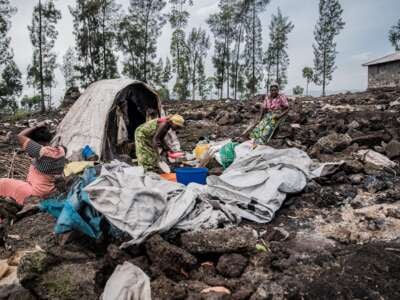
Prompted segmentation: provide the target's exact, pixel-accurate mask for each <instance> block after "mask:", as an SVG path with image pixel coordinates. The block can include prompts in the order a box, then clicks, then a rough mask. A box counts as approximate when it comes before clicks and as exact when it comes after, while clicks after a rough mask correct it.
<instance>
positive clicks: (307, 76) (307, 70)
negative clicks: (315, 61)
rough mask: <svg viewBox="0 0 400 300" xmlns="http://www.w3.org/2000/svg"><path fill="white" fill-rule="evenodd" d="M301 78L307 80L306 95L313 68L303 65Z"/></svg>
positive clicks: (312, 76)
mask: <svg viewBox="0 0 400 300" xmlns="http://www.w3.org/2000/svg"><path fill="white" fill-rule="evenodd" d="M303 78H304V79H306V80H307V90H306V91H307V92H306V95H307V96H308V87H309V85H310V82H311V81H312V80H313V78H314V70H313V69H312V68H310V67H304V69H303Z"/></svg>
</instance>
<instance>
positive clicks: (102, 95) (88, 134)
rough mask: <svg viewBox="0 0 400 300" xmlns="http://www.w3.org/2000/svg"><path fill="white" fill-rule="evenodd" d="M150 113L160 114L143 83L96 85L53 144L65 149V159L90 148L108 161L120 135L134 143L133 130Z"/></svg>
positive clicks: (155, 97)
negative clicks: (66, 150)
mask: <svg viewBox="0 0 400 300" xmlns="http://www.w3.org/2000/svg"><path fill="white" fill-rule="evenodd" d="M149 112H151V113H153V114H155V113H157V114H158V115H159V116H161V115H162V114H163V111H162V108H161V103H160V100H159V97H158V95H157V93H156V92H155V91H154V90H153V89H151V88H150V87H149V86H148V85H146V84H145V83H143V82H140V81H135V80H132V79H110V80H101V81H97V82H95V83H93V84H91V85H90V86H89V87H88V88H87V89H86V90H85V92H84V93H83V94H82V95H81V96H80V97H79V99H78V100H77V101H76V102H75V104H74V105H73V106H72V107H71V108H70V110H69V112H68V113H67V115H66V116H65V118H64V119H63V120H62V122H61V123H60V125H59V126H58V128H57V133H56V136H55V137H54V140H53V144H60V145H63V146H65V147H67V149H68V153H67V157H70V156H71V154H72V153H74V152H77V151H80V149H82V148H83V147H84V146H85V145H89V146H90V147H91V148H92V149H93V150H94V152H96V154H98V155H99V156H100V158H101V159H103V160H111V159H113V158H114V157H115V154H116V153H117V149H116V148H117V141H120V134H121V132H122V133H124V132H125V133H126V140H127V141H128V140H129V141H131V142H133V138H134V132H135V129H136V128H137V127H138V126H139V125H140V124H142V123H144V122H145V121H146V117H148V113H149ZM121 120H122V121H121ZM121 124H122V126H121ZM175 140H176V139H175ZM177 147H178V148H179V145H177Z"/></svg>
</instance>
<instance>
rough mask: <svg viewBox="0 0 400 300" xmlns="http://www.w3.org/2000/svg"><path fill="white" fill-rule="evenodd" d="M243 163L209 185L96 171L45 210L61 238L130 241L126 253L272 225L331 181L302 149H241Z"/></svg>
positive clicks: (119, 166) (129, 170)
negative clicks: (207, 233)
mask: <svg viewBox="0 0 400 300" xmlns="http://www.w3.org/2000/svg"><path fill="white" fill-rule="evenodd" d="M236 150H240V151H239V152H240V153H239V154H240V155H237V154H236V155H235V158H234V161H233V162H232V163H231V164H230V166H228V167H227V168H226V170H225V171H224V172H223V174H222V175H221V176H209V177H208V178H207V184H206V185H200V184H196V183H190V184H189V185H188V186H184V185H182V184H180V183H177V182H171V181H166V180H163V179H161V178H160V176H159V175H158V174H155V173H151V172H148V173H146V172H145V171H144V170H143V168H141V167H132V166H130V165H128V164H126V163H123V162H120V161H112V162H111V163H109V164H105V165H102V166H101V170H97V172H96V169H95V168H94V167H89V168H87V169H86V170H85V172H84V175H83V176H81V177H80V178H79V180H78V181H77V182H76V183H75V184H74V186H73V188H72V189H71V190H70V192H69V194H68V195H67V197H64V198H62V199H49V200H47V201H45V202H43V203H42V204H41V209H42V210H44V211H47V212H49V213H51V214H52V215H54V216H55V217H56V218H57V225H56V228H55V231H56V233H64V232H67V231H70V230H79V231H81V232H83V233H85V234H86V235H88V236H91V237H93V238H98V237H99V236H101V234H103V233H105V232H106V231H107V233H111V234H115V233H116V232H117V233H118V232H119V233H121V232H122V233H125V234H128V235H129V240H128V241H127V242H125V243H124V244H122V247H127V246H129V245H132V244H138V243H141V242H143V241H144V240H145V239H146V238H147V237H149V236H150V235H152V234H155V233H165V232H168V231H170V230H179V231H190V230H200V229H211V228H219V227H222V226H233V225H236V224H239V223H240V222H241V221H242V220H244V219H245V220H249V221H253V222H256V223H268V222H270V221H271V220H272V219H273V218H274V215H275V213H276V212H277V210H279V208H280V207H281V206H282V204H283V202H284V201H285V198H286V195H287V194H293V193H299V192H301V191H302V190H303V189H304V188H305V186H306V184H307V181H308V180H310V179H312V178H315V177H319V176H324V175H326V171H327V170H331V169H332V168H331V167H330V165H326V164H315V163H314V162H313V161H312V160H311V159H310V158H309V157H308V155H307V154H306V153H305V152H303V151H301V150H299V149H296V148H291V149H282V150H277V149H273V148H271V147H268V146H262V147H257V148H256V149H251V147H248V145H246V144H241V145H238V146H237V147H235V151H236Z"/></svg>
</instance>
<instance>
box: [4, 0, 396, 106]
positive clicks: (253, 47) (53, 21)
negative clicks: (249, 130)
mask: <svg viewBox="0 0 400 300" xmlns="http://www.w3.org/2000/svg"><path fill="white" fill-rule="evenodd" d="M10 2H11V1H10V0H0V50H1V53H5V55H2V56H1V57H0V109H8V110H15V109H16V108H17V99H18V97H20V96H21V92H22V87H23V86H22V82H21V72H20V71H19V70H18V67H17V66H16V64H15V62H14V59H13V56H14V55H13V51H12V49H10V47H9V43H10V37H9V29H10V26H11V24H10V19H11V17H12V16H13V15H14V14H15V12H16V9H15V8H14V7H13V6H12V5H11V3H10ZM269 3H270V0H219V1H218V11H217V12H216V13H214V14H212V15H210V16H209V18H208V19H207V22H206V23H207V25H208V29H209V31H208V30H207V29H206V28H188V25H189V24H190V14H189V10H190V7H191V6H192V5H193V0H130V2H129V6H128V9H127V11H123V10H122V8H121V5H119V4H118V3H117V1H116V0H75V3H74V5H72V6H70V7H69V11H70V13H71V15H72V17H73V34H74V36H75V45H74V46H73V47H70V48H68V50H67V51H66V53H65V55H64V57H63V60H62V64H61V65H58V64H57V56H56V53H55V52H54V45H55V42H56V39H57V37H58V32H57V29H56V25H57V22H58V21H59V20H60V19H61V12H60V11H59V10H58V9H57V8H56V4H55V1H54V0H37V4H36V5H35V7H34V10H33V13H32V22H31V25H30V26H28V30H29V33H30V39H31V43H32V47H33V55H32V62H31V64H30V65H29V66H28V69H27V84H28V85H29V86H31V87H32V88H33V89H34V91H35V93H34V96H31V97H28V96H24V98H23V99H22V101H21V105H22V106H23V107H25V108H26V109H28V110H31V109H36V108H38V107H40V109H41V110H42V111H44V110H46V108H51V106H52V103H51V99H52V95H51V92H52V89H53V88H54V87H55V85H56V84H57V83H56V81H55V75H54V72H55V70H56V68H58V67H60V68H61V70H62V73H63V75H64V78H65V84H66V87H67V88H69V87H73V86H77V85H80V86H82V87H86V86H88V85H89V84H90V83H92V82H94V81H97V80H101V79H110V78H118V77H122V76H126V77H130V78H133V79H138V80H141V81H144V82H147V83H149V84H150V85H152V86H154V87H155V88H156V89H157V90H158V91H159V93H160V94H161V95H162V96H163V98H170V97H171V98H174V99H178V100H185V99H193V100H195V99H211V98H233V99H245V98H248V97H250V96H252V95H255V94H256V93H257V92H258V91H259V90H260V89H264V88H267V89H268V87H269V86H270V84H271V83H273V82H275V83H277V84H279V85H280V87H281V88H284V87H285V86H286V85H287V70H288V67H289V63H290V60H289V55H288V47H289V35H290V33H291V32H292V31H293V29H294V25H293V23H292V22H291V21H290V20H289V18H288V17H287V16H285V15H284V13H283V12H282V11H281V10H280V9H278V10H277V11H276V13H274V14H272V16H271V20H270V25H269V44H268V45H267V47H264V46H263V37H264V36H265V34H264V33H263V28H262V23H261V14H262V13H263V12H264V11H265V10H266V8H267V6H268V5H269ZM167 4H169V5H168V10H166V7H167ZM342 15H343V8H342V7H341V5H340V2H339V0H319V18H318V21H317V24H316V26H315V30H314V37H315V42H314V44H313V51H314V65H313V67H305V68H304V69H303V77H304V78H305V80H306V86H307V87H306V93H307V94H308V93H309V84H310V83H315V84H316V85H319V86H321V87H322V94H323V95H325V94H326V87H327V86H328V85H329V83H330V81H331V80H332V76H333V73H334V71H335V69H336V63H335V62H336V55H337V50H336V48H337V47H336V46H337V45H336V42H335V38H336V36H337V35H338V34H339V33H340V31H341V30H342V29H343V28H344V25H345V22H344V21H343V17H342ZM167 23H169V25H170V26H171V28H172V35H171V40H170V44H169V46H168V47H169V50H170V51H169V52H170V56H169V57H165V58H161V57H159V56H158V55H157V53H158V51H157V50H158V49H157V46H158V45H157V42H158V38H159V36H160V35H161V33H162V29H163V28H164V26H165V25H166V24H167ZM208 32H210V33H211V34H212V36H209V35H208ZM389 39H390V41H391V43H392V44H393V46H394V47H395V48H396V50H400V20H399V23H398V24H397V25H395V26H393V27H392V28H391V30H390V33H389ZM212 48H213V49H212ZM211 49H212V50H213V51H211ZM211 53H212V54H211ZM209 54H211V55H212V56H211V62H212V65H213V67H214V72H213V74H207V72H206V60H207V57H208V55H209ZM119 59H120V63H118V61H119ZM119 66H122V68H119ZM294 92H295V93H296V94H299V93H301V94H302V93H303V92H304V88H301V87H300V86H296V87H295V88H294Z"/></svg>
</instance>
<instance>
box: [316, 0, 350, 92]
mask: <svg viewBox="0 0 400 300" xmlns="http://www.w3.org/2000/svg"><path fill="white" fill-rule="evenodd" d="M342 14H343V9H342V7H341V5H340V3H339V0H320V2H319V20H318V23H317V25H316V26H315V31H314V36H315V44H314V45H313V48H314V56H315V58H314V80H315V83H316V84H317V85H322V95H323V96H325V95H326V86H327V85H328V84H329V82H330V81H331V80H332V75H333V72H334V71H335V69H336V66H335V59H336V54H337V51H336V43H335V41H334V39H335V36H337V35H338V34H339V33H340V31H341V30H342V29H343V28H344V25H345V22H344V21H343V18H342Z"/></svg>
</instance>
